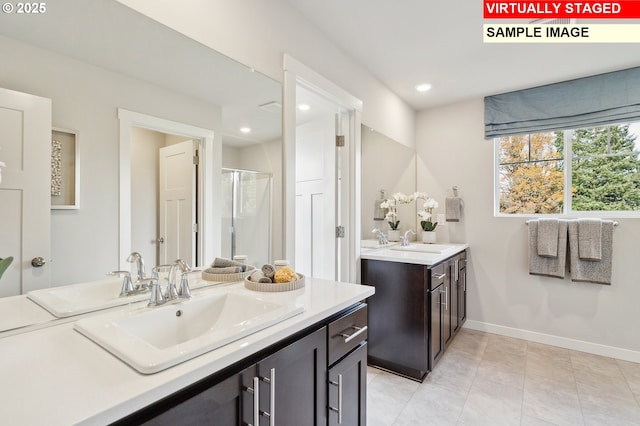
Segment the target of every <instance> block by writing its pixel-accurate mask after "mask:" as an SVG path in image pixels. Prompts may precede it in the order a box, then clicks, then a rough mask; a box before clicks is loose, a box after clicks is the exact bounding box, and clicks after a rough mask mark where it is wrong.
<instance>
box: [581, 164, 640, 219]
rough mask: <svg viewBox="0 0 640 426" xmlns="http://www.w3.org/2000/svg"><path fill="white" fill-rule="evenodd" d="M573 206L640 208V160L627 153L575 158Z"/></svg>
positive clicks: (582, 208)
mask: <svg viewBox="0 0 640 426" xmlns="http://www.w3.org/2000/svg"><path fill="white" fill-rule="evenodd" d="M571 167H572V186H573V187H572V202H571V204H572V209H573V210H575V211H589V210H617V211H621V210H640V159H639V157H638V153H637V152H636V153H634V154H631V155H624V156H609V157H592V158H585V159H579V158H578V159H573V160H572V162H571Z"/></svg>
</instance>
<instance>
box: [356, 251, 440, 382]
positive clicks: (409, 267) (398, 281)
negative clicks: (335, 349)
mask: <svg viewBox="0 0 640 426" xmlns="http://www.w3.org/2000/svg"><path fill="white" fill-rule="evenodd" d="M426 274H427V268H426V267H425V266H424V265H413V264H407V263H398V262H386V261H378V260H363V261H362V283H363V284H367V285H371V286H374V287H375V289H376V294H374V295H373V296H371V297H370V298H369V299H368V301H367V304H368V310H369V313H368V317H369V319H368V324H369V330H368V349H367V351H368V354H369V361H370V363H371V364H373V365H378V366H380V367H383V368H387V369H389V370H392V371H395V372H399V373H401V374H404V375H407V376H410V377H415V378H421V377H422V376H423V375H424V374H426V373H427V371H428V355H427V354H428V352H427V350H428V329H427V325H428V321H429V317H428V302H427V294H428V283H427V280H428V275H426Z"/></svg>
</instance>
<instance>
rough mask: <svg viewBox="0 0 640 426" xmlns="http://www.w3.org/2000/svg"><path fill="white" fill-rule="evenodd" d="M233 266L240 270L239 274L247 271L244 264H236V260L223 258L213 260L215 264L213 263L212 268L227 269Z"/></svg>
mask: <svg viewBox="0 0 640 426" xmlns="http://www.w3.org/2000/svg"><path fill="white" fill-rule="evenodd" d="M231 266H236V267H238V268H240V269H241V270H240V271H238V272H245V271H246V270H247V265H245V264H244V263H241V262H236V261H235V260H231V259H225V258H222V257H216V258H215V259H214V260H213V263H211V267H212V268H227V267H231Z"/></svg>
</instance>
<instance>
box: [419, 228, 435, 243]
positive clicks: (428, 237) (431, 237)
mask: <svg viewBox="0 0 640 426" xmlns="http://www.w3.org/2000/svg"><path fill="white" fill-rule="evenodd" d="M422 242H423V243H425V244H433V243H435V242H436V231H422Z"/></svg>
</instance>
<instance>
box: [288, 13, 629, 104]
mask: <svg viewBox="0 0 640 426" xmlns="http://www.w3.org/2000/svg"><path fill="white" fill-rule="evenodd" d="M285 1H287V2H288V3H289V4H291V5H292V6H293V7H294V8H296V9H297V10H298V11H300V13H301V14H303V15H304V16H305V17H306V18H307V19H308V20H309V21H310V22H312V23H313V24H315V25H316V26H317V27H318V28H319V29H320V30H321V31H322V32H323V33H324V34H325V35H326V37H328V38H329V39H331V40H333V42H335V43H336V44H337V45H338V46H340V47H341V48H342V49H343V50H344V51H345V52H346V53H347V54H348V55H349V56H351V57H353V58H354V59H355V60H356V61H358V62H359V63H360V64H362V65H363V66H364V67H366V68H367V69H368V70H369V71H370V72H371V73H372V74H373V75H374V76H375V77H376V78H378V79H379V80H380V81H381V82H382V83H383V84H384V85H386V86H387V87H388V88H389V89H390V90H391V91H393V92H395V93H396V94H397V95H398V96H399V97H400V98H402V99H403V100H404V101H405V102H407V103H408V104H409V105H411V106H412V107H413V108H414V109H415V110H422V109H425V108H430V107H434V106H438V105H444V104H449V103H454V102H457V101H461V100H465V99H471V98H478V97H483V96H486V95H492V94H498V93H504V92H508V91H511V90H517V89H522V88H527V87H533V86H538V85H542V84H548V83H554V82H558V81H564V80H569V79H573V78H577V77H584V76H588V75H593V74H599V73H602V72H607V71H613V70H618V69H623V68H629V67H633V66H638V65H640V44H484V43H483V41H482V30H483V27H482V25H483V23H485V22H484V21H483V18H482V4H483V2H482V1H481V0H464V1H453V0H395V1H393V0H347V1H345V0H321V1H318V0H285ZM422 82H427V83H431V84H432V85H433V88H432V89H431V90H430V91H429V92H426V93H424V94H419V93H417V92H416V91H415V89H414V86H415V85H416V84H418V83H422Z"/></svg>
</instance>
